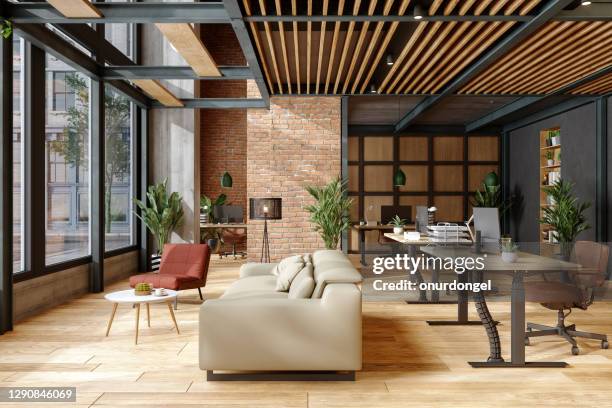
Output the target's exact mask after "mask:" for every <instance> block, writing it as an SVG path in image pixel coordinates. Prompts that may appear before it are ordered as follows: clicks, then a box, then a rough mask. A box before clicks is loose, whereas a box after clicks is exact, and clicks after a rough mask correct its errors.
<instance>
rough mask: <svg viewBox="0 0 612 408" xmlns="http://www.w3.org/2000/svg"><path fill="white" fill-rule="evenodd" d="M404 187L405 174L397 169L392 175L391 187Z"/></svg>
mask: <svg viewBox="0 0 612 408" xmlns="http://www.w3.org/2000/svg"><path fill="white" fill-rule="evenodd" d="M405 185H406V173H404V172H403V171H402V169H400V168H399V167H398V168H397V171H396V172H395V174H394V175H393V187H400V186H405Z"/></svg>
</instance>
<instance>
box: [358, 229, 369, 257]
mask: <svg viewBox="0 0 612 408" xmlns="http://www.w3.org/2000/svg"><path fill="white" fill-rule="evenodd" d="M365 246H366V245H365V231H364V230H362V229H360V230H359V252H360V253H361V265H363V266H368V264H367V263H366V259H365Z"/></svg>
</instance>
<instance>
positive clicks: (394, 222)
mask: <svg viewBox="0 0 612 408" xmlns="http://www.w3.org/2000/svg"><path fill="white" fill-rule="evenodd" d="M390 224H391V225H393V226H394V227H395V228H402V227H403V226H404V225H406V220H404V219H401V218H400V217H399V215H396V216H395V217H393V218H392V219H391V223H390Z"/></svg>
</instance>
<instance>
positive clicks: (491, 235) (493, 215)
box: [474, 207, 501, 248]
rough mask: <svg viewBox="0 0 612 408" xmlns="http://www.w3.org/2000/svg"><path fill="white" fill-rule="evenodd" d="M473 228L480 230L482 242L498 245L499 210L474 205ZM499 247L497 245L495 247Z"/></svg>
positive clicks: (499, 234) (499, 236)
mask: <svg viewBox="0 0 612 408" xmlns="http://www.w3.org/2000/svg"><path fill="white" fill-rule="evenodd" d="M474 230H475V231H480V237H481V239H482V242H483V243H495V244H498V245H499V240H500V238H501V232H500V228H499V210H498V209H497V208H488V207H475V208H474ZM497 248H499V246H498V247H497Z"/></svg>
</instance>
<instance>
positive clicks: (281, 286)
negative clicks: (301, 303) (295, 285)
mask: <svg viewBox="0 0 612 408" xmlns="http://www.w3.org/2000/svg"><path fill="white" fill-rule="evenodd" d="M302 269H304V263H303V262H300V263H293V264H289V265H287V266H286V267H285V268H284V269H283V270H282V271H281V272H280V273H279V275H278V276H277V277H276V290H277V291H279V292H287V291H288V290H289V288H290V287H291V282H293V280H294V279H295V277H296V276H297V275H298V273H300V271H301V270H302Z"/></svg>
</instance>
